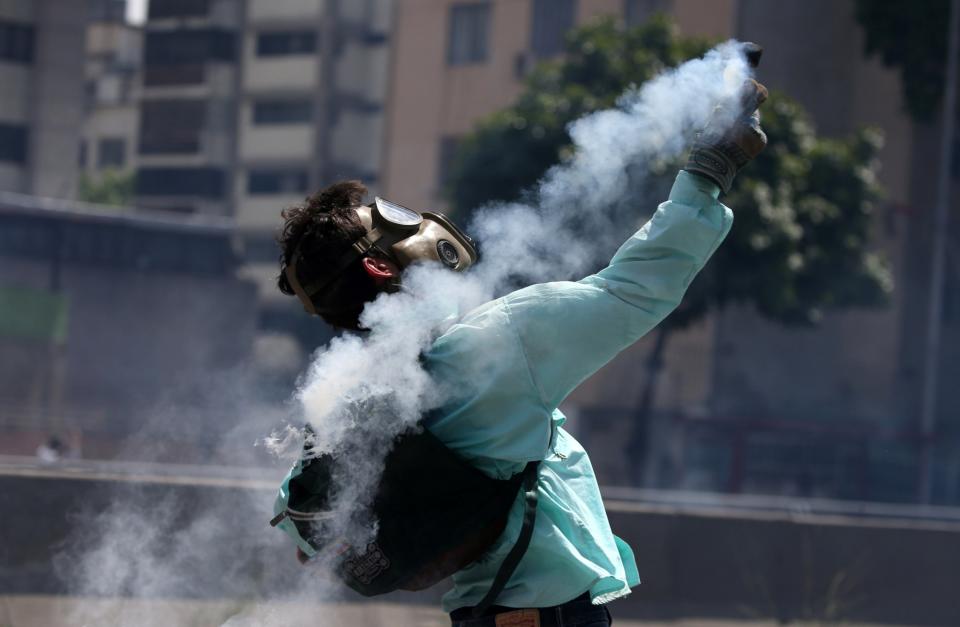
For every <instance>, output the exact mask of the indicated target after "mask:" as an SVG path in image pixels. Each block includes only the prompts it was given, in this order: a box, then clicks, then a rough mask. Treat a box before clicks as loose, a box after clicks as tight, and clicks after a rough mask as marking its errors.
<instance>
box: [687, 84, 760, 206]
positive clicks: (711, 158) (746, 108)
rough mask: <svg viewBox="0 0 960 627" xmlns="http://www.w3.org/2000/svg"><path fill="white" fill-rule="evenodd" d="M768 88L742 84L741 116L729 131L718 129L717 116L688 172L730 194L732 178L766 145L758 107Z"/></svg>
mask: <svg viewBox="0 0 960 627" xmlns="http://www.w3.org/2000/svg"><path fill="white" fill-rule="evenodd" d="M767 95H768V94H767V88H766V87H764V86H763V85H761V84H760V83H758V82H757V81H755V80H753V79H750V80H748V81H746V82H745V83H744V85H743V97H742V98H741V101H740V104H741V107H742V108H741V113H740V115H738V117H737V119H736V121H734V123H733V125H732V126H730V127H729V128H718V127H719V123H718V122H717V119H718V118H722V117H724V116H717V115H715V116H714V118H713V119H712V120H711V121H710V122H708V123H707V126H706V128H704V129H703V131H702V132H701V133H700V134H699V135H698V136H697V140H696V142H695V143H694V144H693V148H691V149H690V156H689V157H687V165H686V166H685V167H684V168H683V169H684V170H686V171H687V172H694V173H696V174H699V175H701V176H705V177H707V178H708V179H710V180H711V181H713V182H714V183H716V184H717V186H719V187H720V189H721V190H722V191H723V193H727V192H729V191H730V186H731V185H732V184H733V177H734V176H736V174H737V172H738V171H739V170H740V168H742V167H743V166H745V165H746V164H747V163H748V162H749V161H750V160H751V159H753V158H754V157H756V156H757V155H758V154H760V152H761V151H762V150H763V149H764V148H765V147H766V145H767V135H766V133H764V132H763V130H762V129H761V128H760V112H759V111H758V110H757V108H758V107H759V106H760V105H761V104H763V102H764V101H765V100H766V99H767Z"/></svg>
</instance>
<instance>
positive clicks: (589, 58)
mask: <svg viewBox="0 0 960 627" xmlns="http://www.w3.org/2000/svg"><path fill="white" fill-rule="evenodd" d="M707 47H708V42H706V41H704V40H698V39H689V38H681V37H678V36H676V35H675V34H674V30H673V26H672V24H671V23H670V22H669V20H667V19H666V18H665V17H663V16H659V17H656V18H654V19H653V20H651V21H649V22H648V23H647V24H645V25H643V26H640V27H637V28H632V29H628V30H626V31H624V30H622V29H621V28H619V27H618V26H617V25H616V24H615V23H614V22H613V21H612V20H604V21H599V22H595V23H592V24H589V25H587V26H584V27H582V28H580V29H577V30H575V31H573V32H572V33H571V34H570V36H569V37H568V46H567V54H566V55H565V57H564V58H563V59H562V60H559V61H554V62H549V63H546V64H542V65H540V66H538V67H537V68H536V69H535V70H534V71H533V73H532V74H531V76H530V77H529V79H528V81H527V85H526V89H525V91H524V92H523V93H522V95H520V97H519V99H518V100H517V101H516V103H515V104H514V105H513V106H511V107H509V108H507V109H505V110H503V111H500V112H498V113H496V114H494V115H493V116H491V117H490V118H489V119H487V120H485V121H483V122H482V123H481V124H480V125H479V126H478V128H477V129H476V130H475V131H474V132H473V133H472V134H471V135H470V136H469V137H468V138H466V140H465V141H464V142H463V144H462V148H461V150H460V152H459V154H458V157H457V159H456V163H455V164H454V166H453V174H452V177H451V184H450V188H449V194H450V198H451V201H452V203H453V205H454V208H455V209H456V210H457V211H461V212H469V211H470V210H472V209H473V208H476V207H478V206H480V205H482V204H484V203H486V202H490V201H496V200H503V201H510V200H516V199H517V198H518V197H521V195H523V194H524V192H525V191H526V190H528V189H530V188H531V187H532V186H533V185H534V184H535V183H536V181H537V180H539V179H540V177H541V176H543V174H544V173H545V172H546V171H547V169H548V168H550V167H551V166H553V165H555V164H557V163H559V162H561V161H562V160H563V159H565V158H566V157H567V156H568V155H569V154H570V151H571V143H570V138H569V136H568V135H567V132H566V128H567V125H568V124H569V123H570V122H571V121H573V120H575V119H577V118H578V117H580V116H582V115H584V114H586V113H589V112H591V111H594V110H597V109H602V108H607V107H611V106H614V105H615V102H616V99H617V97H618V96H619V95H620V94H621V93H622V92H623V91H624V90H625V89H626V88H628V87H629V86H630V85H632V84H634V83H642V82H643V81H645V80H647V79H649V78H651V77H652V76H654V75H655V74H656V73H658V72H659V71H660V70H662V69H664V68H667V67H671V66H675V65H677V64H679V63H680V62H682V61H684V60H686V59H688V58H690V57H693V56H696V55H699V54H701V53H702V52H704V51H705V50H706V49H707ZM763 126H764V128H765V130H766V132H767V134H768V136H769V145H768V148H767V150H765V151H764V152H763V153H762V154H761V155H760V157H759V158H758V159H757V160H756V161H755V162H754V163H752V164H750V166H748V167H747V168H746V169H745V170H744V172H742V173H741V174H740V175H739V176H738V179H737V182H736V183H735V187H734V189H733V191H732V192H731V193H730V194H729V196H728V197H727V198H726V200H725V202H726V203H727V204H729V205H730V206H732V207H735V208H736V216H737V217H736V226H735V227H734V229H733V230H732V231H731V233H730V236H729V237H728V239H727V240H726V242H725V243H724V245H723V246H722V247H721V248H720V250H719V251H718V253H717V254H716V256H715V257H714V259H713V260H712V261H711V262H710V264H709V265H708V266H707V269H706V270H705V271H704V272H702V273H701V274H700V275H699V276H698V277H697V279H696V280H695V281H694V283H693V284H692V285H691V287H690V290H689V292H688V294H687V296H686V298H685V299H684V301H683V303H682V304H681V306H680V307H679V308H678V310H677V311H676V312H674V314H672V315H671V316H670V317H669V318H668V319H667V320H666V321H665V322H664V323H663V324H661V325H660V326H659V327H658V330H657V332H656V334H655V343H654V347H653V350H652V351H651V354H650V361H649V376H648V377H647V380H646V383H645V386H644V389H643V391H642V396H641V399H640V401H639V408H638V416H637V420H636V421H635V424H634V429H635V433H634V436H633V437H632V439H631V442H630V443H629V445H628V446H629V447H630V449H631V451H632V453H633V454H632V455H631V456H630V458H631V459H637V458H638V457H640V456H641V454H642V452H643V451H644V450H645V448H646V432H647V429H648V427H647V424H648V422H649V416H650V412H651V410H652V407H653V404H654V390H655V389H656V380H657V376H658V373H659V372H660V369H661V362H662V355H663V352H664V350H665V347H666V345H667V342H668V339H669V336H670V334H671V332H673V331H674V330H677V329H680V328H683V327H685V326H687V325H689V324H690V323H692V322H695V321H697V320H699V319H701V318H702V317H703V316H704V315H706V314H707V313H708V312H709V311H710V310H712V309H717V308H721V307H723V306H724V305H726V304H728V303H732V302H741V303H747V304H750V305H752V306H753V307H754V308H755V309H756V310H757V311H758V312H760V313H761V314H762V315H763V316H765V317H767V318H769V319H771V320H775V321H777V322H780V323H782V324H786V325H813V324H816V323H817V321H818V320H819V319H820V317H821V315H822V312H823V310H825V309H835V308H843V307H852V306H879V305H882V304H883V303H885V302H886V297H887V295H888V293H889V291H890V290H891V280H890V275H889V272H888V271H887V269H886V266H885V264H884V262H883V261H882V260H881V259H880V258H879V257H878V256H876V255H875V254H873V253H872V252H870V250H869V245H868V240H869V235H870V226H871V221H872V214H873V211H874V207H875V203H876V201H877V200H878V198H879V195H880V190H879V187H878V185H877V182H876V179H875V172H876V168H877V165H878V164H877V152H878V150H879V148H880V142H881V138H880V136H879V134H878V133H877V132H875V131H871V130H861V131H858V132H856V133H854V134H853V135H852V136H850V137H847V138H843V139H826V138H820V137H817V135H816V133H815V131H814V129H813V126H812V124H811V123H810V120H809V118H808V116H807V115H806V114H805V113H804V111H803V110H802V109H801V107H800V106H799V105H798V104H797V103H796V102H794V101H792V100H790V99H789V98H787V97H785V96H783V95H782V94H776V93H775V94H772V95H771V98H770V100H769V101H768V102H767V104H765V105H764V119H763ZM678 165H679V164H676V163H674V164H668V166H667V167H663V168H661V169H660V171H659V172H658V174H657V175H658V176H661V177H672V175H673V172H675V171H676V167H677V166H678ZM668 186H669V184H668V182H667V184H666V185H663V184H661V185H659V187H661V188H668ZM639 217H640V216H638V218H639ZM641 468H642V462H641V461H638V462H637V468H635V469H634V473H635V477H636V476H638V475H639V474H640V469H641Z"/></svg>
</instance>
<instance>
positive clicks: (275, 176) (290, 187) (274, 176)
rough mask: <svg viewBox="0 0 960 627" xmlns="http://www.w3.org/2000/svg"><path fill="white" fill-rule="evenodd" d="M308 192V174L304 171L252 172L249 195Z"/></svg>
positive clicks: (250, 173) (248, 175)
mask: <svg viewBox="0 0 960 627" xmlns="http://www.w3.org/2000/svg"><path fill="white" fill-rule="evenodd" d="M305 191H307V173H306V172H305V171H303V170H274V169H270V170H267V169H263V170H250V172H249V173H248V174H247V193H248V194H302V193H303V192H305Z"/></svg>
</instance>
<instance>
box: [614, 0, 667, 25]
mask: <svg viewBox="0 0 960 627" xmlns="http://www.w3.org/2000/svg"><path fill="white" fill-rule="evenodd" d="M669 9H670V0H625V2H624V4H623V17H624V21H625V22H626V23H627V26H639V25H640V24H643V23H644V22H646V21H647V20H649V19H650V18H651V17H652V16H653V14H654V13H657V12H658V11H669Z"/></svg>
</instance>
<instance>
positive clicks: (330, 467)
mask: <svg viewBox="0 0 960 627" xmlns="http://www.w3.org/2000/svg"><path fill="white" fill-rule="evenodd" d="M417 426H418V428H417V429H416V430H414V431H409V432H406V433H404V434H402V435H400V436H398V437H397V438H396V439H395V440H394V442H393V447H392V449H391V450H390V452H389V453H388V454H387V456H386V459H385V461H384V468H383V473H382V475H381V477H380V480H379V483H378V484H377V488H376V494H375V496H374V499H373V504H372V508H371V509H372V514H373V515H374V516H375V517H376V520H377V521H378V527H377V532H376V535H375V537H374V539H373V541H371V542H370V543H369V544H368V545H367V546H366V547H362V548H361V549H357V548H356V547H345V550H343V551H342V552H341V553H340V555H339V556H338V558H337V560H336V564H335V574H336V575H337V576H338V577H339V578H340V579H341V580H342V581H343V582H344V583H346V584H347V585H348V586H349V587H350V588H352V589H353V590H355V591H356V592H359V593H360V594H362V595H364V596H375V595H380V594H385V593H387V592H392V591H394V590H422V589H424V588H428V587H430V586H432V585H434V584H435V583H437V582H439V581H441V580H442V579H444V578H446V577H448V576H450V575H452V574H453V573H455V572H457V571H459V570H461V569H462V568H464V567H465V566H467V565H468V564H470V563H472V562H474V561H476V560H477V559H478V558H479V557H480V556H482V555H483V554H484V553H485V552H486V551H487V550H488V549H489V547H490V546H491V545H492V544H493V542H494V541H495V540H496V539H497V538H498V537H499V536H500V535H501V534H502V533H503V531H504V529H505V527H506V524H507V515H508V513H509V511H510V507H511V505H512V504H513V502H514V500H515V499H516V496H517V492H518V490H520V489H523V491H524V494H525V499H524V501H525V503H524V507H525V511H524V521H523V526H522V528H521V532H520V534H519V537H518V539H517V542H516V543H515V544H514V546H513V548H512V549H511V550H510V552H509V553H508V555H507V556H506V558H505V559H504V561H503V563H502V564H501V566H500V569H499V570H498V572H497V574H496V576H495V578H494V582H493V585H492V586H491V589H490V590H489V591H488V593H487V595H486V596H485V597H484V599H483V600H482V601H481V602H480V603H479V604H478V605H477V606H476V607H475V608H474V611H475V613H476V614H477V615H479V614H481V613H482V612H483V610H485V609H486V608H487V607H488V606H490V605H491V604H493V602H494V601H495V600H496V597H497V595H499V593H500V592H501V591H502V589H503V587H504V586H505V585H506V583H507V581H508V580H509V578H510V575H511V574H513V571H514V570H515V569H516V567H517V564H518V563H519V562H520V558H522V557H523V554H524V553H525V552H526V549H527V546H528V545H529V542H530V537H531V536H532V534H533V525H534V522H535V519H536V507H537V471H538V468H539V464H540V462H538V461H537V462H529V463H528V464H527V465H526V467H525V468H524V469H523V471H522V472H519V473H517V474H515V475H513V476H512V477H510V478H509V479H493V478H490V477H488V476H487V475H485V474H484V473H482V472H480V471H479V470H478V469H476V468H474V467H473V466H471V465H470V464H469V463H467V462H466V461H465V460H463V459H461V458H460V457H459V456H458V455H457V454H456V453H455V452H454V451H452V450H451V449H449V448H448V447H447V446H446V445H444V444H443V443H442V442H441V441H440V440H439V439H437V438H436V436H434V435H433V434H432V433H430V432H429V431H428V430H427V429H425V428H423V426H422V421H421V423H419V424H418V425H417ZM309 452H310V451H309V445H305V446H304V453H305V455H304V457H303V458H302V459H301V461H300V464H298V465H299V466H300V468H301V469H300V472H299V474H296V473H295V471H296V467H295V468H294V473H292V474H291V476H290V478H289V480H288V482H287V490H286V493H287V499H286V506H285V508H284V509H283V510H282V511H280V512H279V513H278V514H277V516H276V517H275V518H274V519H273V520H272V521H270V524H271V525H272V526H277V525H278V524H280V523H281V522H283V521H284V520H285V519H289V521H290V523H292V524H293V525H294V526H295V528H296V532H297V533H299V535H300V538H302V539H304V540H306V541H307V543H309V544H310V546H311V547H312V548H314V549H317V548H319V547H322V546H324V545H326V544H328V543H330V542H332V541H334V539H333V538H330V537H328V536H325V535H324V527H323V523H322V514H323V512H325V511H328V510H329V503H330V501H331V498H332V496H334V495H333V494H332V488H333V482H332V476H333V473H334V471H335V466H336V464H338V463H345V462H344V460H340V459H338V457H337V455H332V454H321V455H318V456H310V455H309ZM282 494H283V492H281V495H282ZM288 524H289V523H288ZM318 545H319V546H318Z"/></svg>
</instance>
